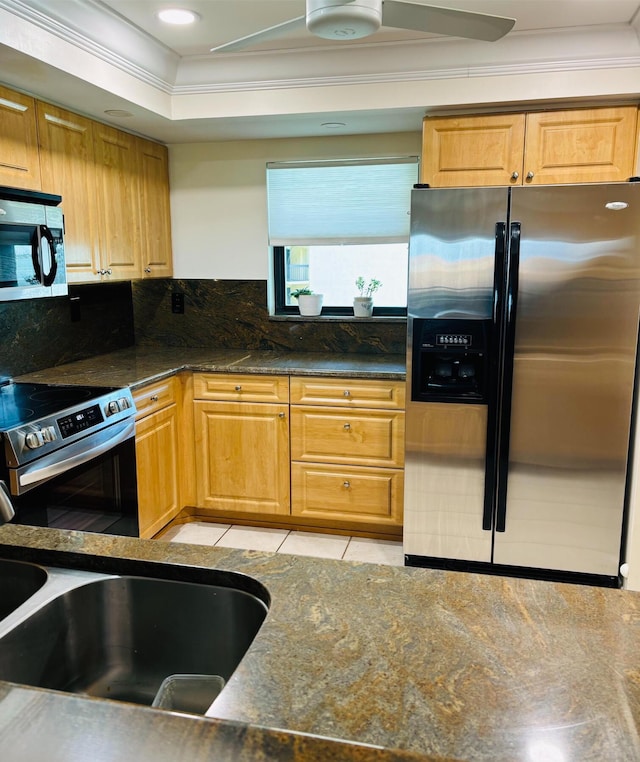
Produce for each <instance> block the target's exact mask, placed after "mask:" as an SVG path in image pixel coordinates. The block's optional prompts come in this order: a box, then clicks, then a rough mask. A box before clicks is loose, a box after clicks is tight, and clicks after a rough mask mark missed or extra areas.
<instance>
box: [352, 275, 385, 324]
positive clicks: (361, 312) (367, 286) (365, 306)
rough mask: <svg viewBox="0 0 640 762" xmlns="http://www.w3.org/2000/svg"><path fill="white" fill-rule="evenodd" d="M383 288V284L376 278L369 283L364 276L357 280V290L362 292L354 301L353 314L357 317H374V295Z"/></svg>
mask: <svg viewBox="0 0 640 762" xmlns="http://www.w3.org/2000/svg"><path fill="white" fill-rule="evenodd" d="M381 286H382V283H381V282H380V281H379V280H376V279H375V278H371V280H370V281H369V282H368V283H367V282H366V281H365V279H364V278H363V277H362V276H360V277H359V278H358V279H357V280H356V288H357V289H358V291H359V292H360V296H356V297H354V300H353V314H354V315H355V316H356V317H371V315H373V295H374V294H375V292H376V291H377V290H378V289H379V288H380V287H381Z"/></svg>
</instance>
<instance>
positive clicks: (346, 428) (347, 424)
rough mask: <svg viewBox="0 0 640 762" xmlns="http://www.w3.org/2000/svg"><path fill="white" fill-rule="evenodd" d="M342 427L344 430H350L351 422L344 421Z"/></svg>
mask: <svg viewBox="0 0 640 762" xmlns="http://www.w3.org/2000/svg"><path fill="white" fill-rule="evenodd" d="M343 428H344V430H345V431H351V424H350V423H345V424H344V427H343Z"/></svg>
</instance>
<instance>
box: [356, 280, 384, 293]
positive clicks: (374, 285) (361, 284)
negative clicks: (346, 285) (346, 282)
mask: <svg viewBox="0 0 640 762" xmlns="http://www.w3.org/2000/svg"><path fill="white" fill-rule="evenodd" d="M381 286H382V283H381V282H380V281H379V280H376V279H375V278H371V280H370V281H369V282H368V283H366V281H365V279H364V278H363V277H362V276H360V277H359V278H358V279H357V280H356V288H357V289H358V291H359V292H360V296H366V297H370V296H373V294H375V292H376V291H377V290H378V289H379V288H380V287H381Z"/></svg>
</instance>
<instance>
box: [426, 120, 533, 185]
mask: <svg viewBox="0 0 640 762" xmlns="http://www.w3.org/2000/svg"><path fill="white" fill-rule="evenodd" d="M524 128H525V117H524V114H491V115H490V116H469V117H459V118H458V117H443V118H441V119H435V118H433V119H432V118H427V119H425V120H424V122H423V131H422V162H421V165H420V182H421V183H428V184H429V185H430V186H431V187H433V188H452V187H461V186H483V185H520V184H521V182H522V180H521V178H522V162H523V152H524Z"/></svg>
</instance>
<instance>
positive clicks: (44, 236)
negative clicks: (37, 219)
mask: <svg viewBox="0 0 640 762" xmlns="http://www.w3.org/2000/svg"><path fill="white" fill-rule="evenodd" d="M39 228H40V236H39V238H40V241H39V245H38V249H39V252H40V272H41V282H42V285H43V286H50V285H51V284H52V283H53V281H54V280H55V279H56V273H57V271H58V262H57V260H56V246H55V242H54V240H53V235H52V233H51V231H50V230H49V228H48V227H47V226H46V225H39ZM43 244H44V245H45V246H48V248H49V255H50V259H51V265H50V267H49V269H48V271H46V272H45V269H44V265H45V263H44V251H43V248H42V247H43Z"/></svg>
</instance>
